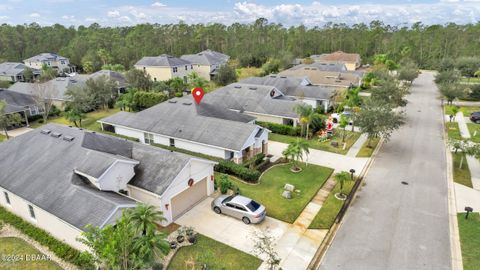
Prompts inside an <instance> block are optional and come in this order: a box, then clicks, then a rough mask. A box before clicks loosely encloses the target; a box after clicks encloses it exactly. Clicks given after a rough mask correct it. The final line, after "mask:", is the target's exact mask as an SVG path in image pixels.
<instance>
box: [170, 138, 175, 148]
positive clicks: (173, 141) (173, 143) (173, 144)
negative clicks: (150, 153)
mask: <svg viewBox="0 0 480 270" xmlns="http://www.w3.org/2000/svg"><path fill="white" fill-rule="evenodd" d="M170 146H172V147H175V140H174V139H172V138H170Z"/></svg>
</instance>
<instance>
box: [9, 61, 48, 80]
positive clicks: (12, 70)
mask: <svg viewBox="0 0 480 270" xmlns="http://www.w3.org/2000/svg"><path fill="white" fill-rule="evenodd" d="M25 68H27V67H26V66H25V65H24V64H22V63H14V62H4V63H1V64H0V81H8V82H12V83H14V82H24V81H25V76H24V74H23V73H24V72H25ZM32 73H33V77H34V78H36V77H38V76H40V73H41V72H40V70H38V69H32Z"/></svg>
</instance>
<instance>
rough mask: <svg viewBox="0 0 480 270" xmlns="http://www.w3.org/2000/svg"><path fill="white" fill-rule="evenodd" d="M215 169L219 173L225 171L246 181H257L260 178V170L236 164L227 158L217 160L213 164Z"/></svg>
mask: <svg viewBox="0 0 480 270" xmlns="http://www.w3.org/2000/svg"><path fill="white" fill-rule="evenodd" d="M215 171H217V172H220V173H226V174H230V175H233V176H236V177H238V178H240V179H243V180H245V181H247V182H257V181H258V178H260V172H259V171H257V170H252V169H248V168H245V167H244V166H243V165H239V164H236V163H234V162H232V161H229V160H222V161H219V162H218V164H217V165H215Z"/></svg>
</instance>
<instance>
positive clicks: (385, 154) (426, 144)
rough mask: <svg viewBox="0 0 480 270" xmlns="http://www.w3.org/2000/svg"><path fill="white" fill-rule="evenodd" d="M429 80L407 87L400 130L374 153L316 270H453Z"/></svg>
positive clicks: (441, 150)
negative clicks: (405, 104)
mask: <svg viewBox="0 0 480 270" xmlns="http://www.w3.org/2000/svg"><path fill="white" fill-rule="evenodd" d="M433 79H434V75H433V73H432V72H426V71H423V72H422V74H420V76H419V78H418V79H416V80H415V81H414V82H413V85H412V88H411V94H410V95H409V96H408V97H407V99H408V101H409V103H408V105H407V107H406V118H407V119H406V124H405V125H404V126H403V127H401V128H400V130H398V131H396V132H395V133H394V134H392V137H391V140H390V141H389V142H388V143H387V144H385V145H383V146H382V148H381V149H380V151H379V152H378V154H377V157H376V159H375V161H374V163H373V165H372V167H371V168H370V170H369V172H368V174H367V175H366V178H365V183H366V185H365V186H364V187H363V188H362V189H361V190H360V191H359V193H358V197H357V198H356V199H355V201H354V202H353V205H352V207H351V208H350V209H349V210H348V211H347V213H346V216H345V218H344V221H343V223H342V225H341V226H340V229H339V230H338V231H337V234H336V236H335V239H334V241H333V242H332V245H331V247H330V248H329V249H328V250H327V253H326V255H325V257H324V259H323V262H322V264H321V266H320V269H322V270H332V269H335V270H339V269H345V270H350V269H355V270H400V269H435V270H442V269H445V270H446V269H451V249H450V229H449V212H448V204H447V200H448V198H447V197H448V196H447V194H448V188H447V185H448V182H447V173H446V168H447V165H446V155H445V144H444V141H443V136H442V133H443V123H442V110H441V104H440V100H439V99H437V97H438V90H437V87H436V86H435V84H434V83H433ZM401 181H406V182H408V183H409V184H408V185H402V184H401Z"/></svg>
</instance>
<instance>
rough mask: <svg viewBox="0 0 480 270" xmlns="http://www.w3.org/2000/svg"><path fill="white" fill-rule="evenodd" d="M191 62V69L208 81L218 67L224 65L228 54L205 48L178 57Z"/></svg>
mask: <svg viewBox="0 0 480 270" xmlns="http://www.w3.org/2000/svg"><path fill="white" fill-rule="evenodd" d="M180 58H181V59H183V60H186V61H189V62H190V63H192V64H193V70H194V71H195V72H196V73H197V74H198V75H199V76H200V77H202V78H204V79H206V80H208V81H210V80H211V79H213V77H214V76H215V75H216V74H217V71H218V69H219V68H220V67H221V66H223V65H226V64H227V62H228V60H229V59H230V56H228V55H226V54H223V53H219V52H216V51H212V50H205V51H202V52H199V53H197V54H186V55H182V56H181V57H180Z"/></svg>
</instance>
